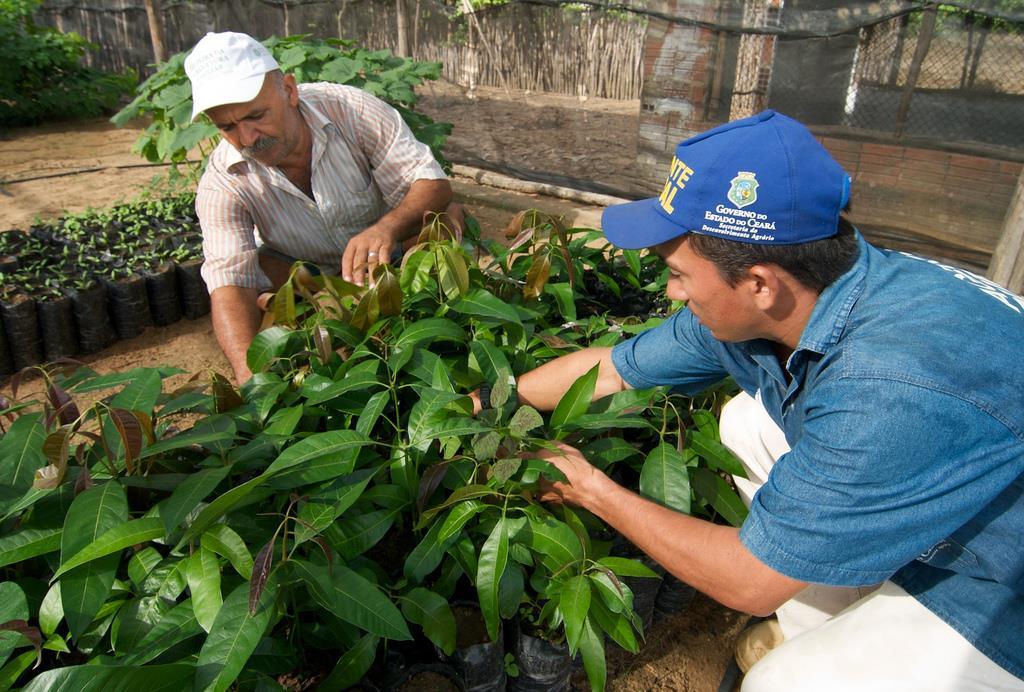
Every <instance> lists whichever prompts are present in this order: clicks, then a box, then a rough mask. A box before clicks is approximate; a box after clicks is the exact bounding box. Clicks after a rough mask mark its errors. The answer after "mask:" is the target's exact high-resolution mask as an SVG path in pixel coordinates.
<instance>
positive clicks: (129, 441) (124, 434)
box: [110, 408, 142, 473]
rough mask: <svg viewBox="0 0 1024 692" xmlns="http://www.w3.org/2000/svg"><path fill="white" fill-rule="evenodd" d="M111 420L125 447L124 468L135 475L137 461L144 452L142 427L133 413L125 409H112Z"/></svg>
mask: <svg viewBox="0 0 1024 692" xmlns="http://www.w3.org/2000/svg"><path fill="white" fill-rule="evenodd" d="M110 420H111V421H113V423H114V427H115V428H116V429H117V434H118V436H120V438H121V444H122V445H123V446H124V466H125V468H126V469H127V470H128V473H135V460H136V459H138V458H139V454H140V453H141V452H142V426H141V425H139V421H138V419H137V418H136V417H135V415H134V413H133V412H132V411H128V410H127V409H123V408H112V409H110Z"/></svg>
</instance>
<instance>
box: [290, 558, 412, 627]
mask: <svg viewBox="0 0 1024 692" xmlns="http://www.w3.org/2000/svg"><path fill="white" fill-rule="evenodd" d="M292 565H293V567H294V568H295V570H296V573H297V574H298V575H299V577H300V578H301V579H302V580H303V581H304V582H305V583H306V586H307V587H308V588H309V590H310V595H312V596H313V598H314V600H316V602H317V603H319V604H320V605H321V606H323V607H324V608H326V609H327V610H329V611H330V612H331V613H333V614H334V615H335V616H336V617H338V618H340V619H341V620H344V621H345V622H349V623H351V624H353V625H355V626H356V627H359V628H360V629H362V630H365V631H367V632H370V633H372V634H376V635H379V636H381V637H386V638H388V639H396V640H401V641H408V640H410V639H412V635H411V634H410V633H409V627H408V625H406V624H405V618H404V617H402V613H401V612H400V611H399V610H398V607H397V606H395V604H394V603H392V602H391V600H390V599H389V598H388V597H387V596H385V595H384V594H383V593H382V592H381V591H380V590H379V589H378V587H377V586H376V585H375V584H373V583H372V582H370V581H368V580H367V579H366V577H364V576H362V575H361V574H359V573H357V572H354V571H353V570H351V569H349V568H348V567H345V566H344V565H338V564H336V565H334V567H333V568H332V569H331V570H330V572H328V570H327V568H326V567H321V566H319V565H313V564H311V563H308V562H303V561H301V560H293V561H292Z"/></svg>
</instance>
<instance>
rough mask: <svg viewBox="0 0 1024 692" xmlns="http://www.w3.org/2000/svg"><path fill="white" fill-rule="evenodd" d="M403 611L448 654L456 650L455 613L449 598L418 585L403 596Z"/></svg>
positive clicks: (407, 617) (428, 637) (410, 620)
mask: <svg viewBox="0 0 1024 692" xmlns="http://www.w3.org/2000/svg"><path fill="white" fill-rule="evenodd" d="M402 612H403V613H404V614H405V617H406V619H408V620H409V622H412V623H415V624H417V625H419V626H420V627H422V628H423V634H425V635H426V636H427V639H429V640H430V641H431V642H433V643H434V645H435V646H437V648H439V649H441V651H443V652H444V653H445V654H446V655H448V656H451V655H452V654H453V653H454V652H455V615H454V614H453V613H452V608H451V606H450V605H448V601H447V599H445V598H444V597H443V596H441V595H440V594H438V593H435V592H434V591H431V590H430V589H425V588H423V587H416V588H415V589H412V590H411V591H409V593H407V594H405V596H404V597H403V598H402Z"/></svg>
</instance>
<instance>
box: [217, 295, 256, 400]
mask: <svg viewBox="0 0 1024 692" xmlns="http://www.w3.org/2000/svg"><path fill="white" fill-rule="evenodd" d="M257 297H258V292H257V290H256V289H255V288H243V287H241V286H221V287H220V288H217V289H215V290H214V291H213V293H211V294H210V315H211V319H212V321H213V333H214V334H215V335H216V337H217V343H218V344H220V350H222V351H223V352H224V356H225V357H226V358H227V359H228V362H229V363H231V368H232V369H233V370H234V371H235V381H236V382H237V383H238V384H242V383H243V382H245V381H246V380H248V379H249V377H250V376H251V375H252V373H251V372H250V371H249V366H248V364H247V363H246V358H245V356H246V352H247V351H248V350H249V344H251V343H252V340H253V337H254V336H256V332H258V331H259V328H260V311H259V308H258V307H257V306H256V299H257Z"/></svg>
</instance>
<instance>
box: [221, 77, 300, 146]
mask: <svg viewBox="0 0 1024 692" xmlns="http://www.w3.org/2000/svg"><path fill="white" fill-rule="evenodd" d="M298 103H299V93H298V89H297V87H296V86H295V79H294V78H293V77H292V76H291V75H284V76H283V77H281V78H280V81H279V80H278V78H277V77H276V76H275V75H274V74H272V73H268V74H267V76H266V78H265V79H264V80H263V88H262V89H261V90H260V93H259V94H257V96H256V98H254V99H253V100H252V101H249V102H247V103H229V104H225V105H223V106H216V107H215V108H211V109H209V110H208V111H206V115H207V116H209V118H210V120H211V121H212V122H213V124H214V125H215V126H216V127H217V129H218V130H220V133H221V135H222V136H223V137H224V139H226V140H227V141H228V142H230V143H231V145H232V146H234V147H235V148H236V149H238V150H239V151H240V152H242V153H243V154H245V155H246V156H249V157H252V158H254V159H256V160H257V161H259V162H260V163H262V164H264V165H266V166H277V165H279V164H280V163H282V162H283V161H285V159H287V158H288V157H289V156H291V155H292V154H293V153H294V152H295V149H296V147H297V146H298V145H299V141H300V139H301V135H300V131H299V128H301V126H302V125H301V119H302V116H301V115H300V114H299V111H298Z"/></svg>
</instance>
